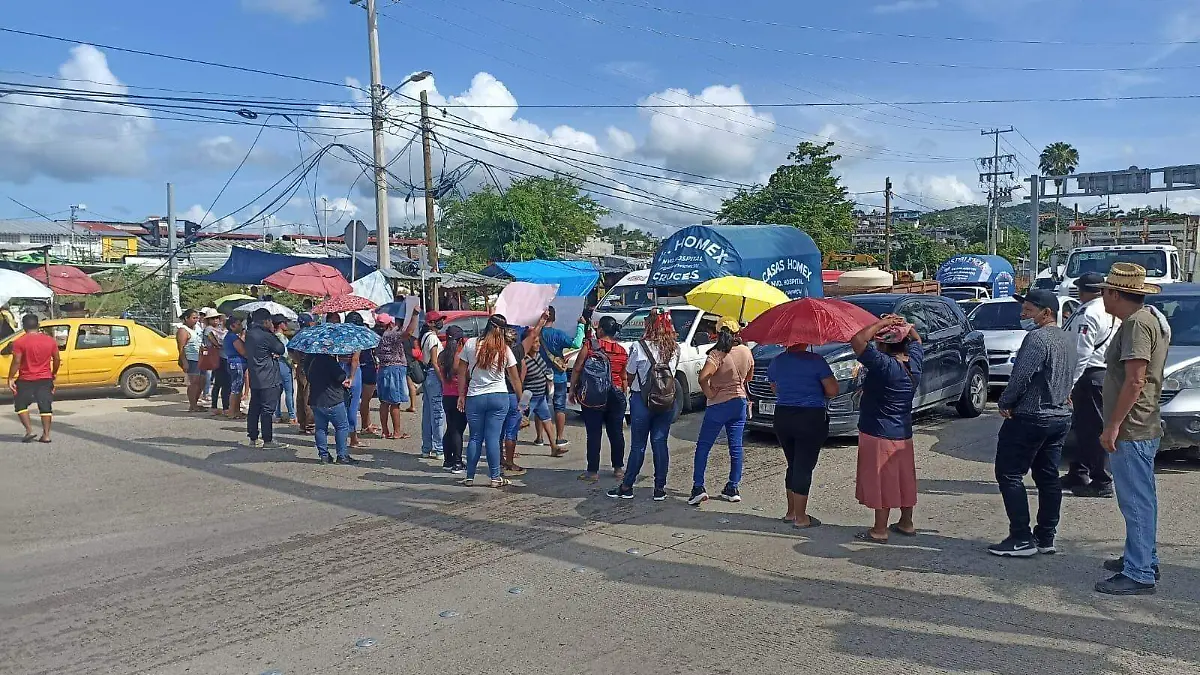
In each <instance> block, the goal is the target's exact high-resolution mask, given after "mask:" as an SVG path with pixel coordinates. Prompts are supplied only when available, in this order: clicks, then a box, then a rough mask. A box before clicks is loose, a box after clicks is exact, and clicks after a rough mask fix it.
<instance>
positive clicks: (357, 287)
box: [350, 271, 396, 305]
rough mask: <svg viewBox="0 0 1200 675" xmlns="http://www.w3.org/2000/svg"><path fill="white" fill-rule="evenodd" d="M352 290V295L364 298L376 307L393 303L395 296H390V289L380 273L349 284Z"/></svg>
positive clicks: (374, 273) (372, 273) (371, 274)
mask: <svg viewBox="0 0 1200 675" xmlns="http://www.w3.org/2000/svg"><path fill="white" fill-rule="evenodd" d="M350 286H351V287H352V288H353V289H354V294H355V295H357V296H358V297H360V298H366V299H368V300H370V301H371V302H373V303H375V304H376V305H386V304H388V303H389V302H393V301H395V299H396V298H395V296H393V295H392V289H391V286H390V284H388V280H387V278H385V277H384V275H383V274H382V273H381V272H378V271H375V272H371V273H370V274H368V275H367V276H365V277H362V278H360V279H359V280H358V281H355V282H354V283H352V284H350Z"/></svg>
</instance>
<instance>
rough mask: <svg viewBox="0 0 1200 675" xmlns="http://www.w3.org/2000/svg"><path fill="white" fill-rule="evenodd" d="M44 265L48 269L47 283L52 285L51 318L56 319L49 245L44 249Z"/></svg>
mask: <svg viewBox="0 0 1200 675" xmlns="http://www.w3.org/2000/svg"><path fill="white" fill-rule="evenodd" d="M42 267H44V268H45V270H46V285H47V286H49V287H50V318H51V319H54V318H57V317H55V316H54V315H55V314H56V312H55V311H54V286H53V285H52V284H53V282H52V281H51V280H50V247H49V246H47V247H46V248H43V249H42Z"/></svg>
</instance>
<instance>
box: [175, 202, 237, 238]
mask: <svg viewBox="0 0 1200 675" xmlns="http://www.w3.org/2000/svg"><path fill="white" fill-rule="evenodd" d="M215 217H216V216H215V215H214V214H213V212H212V211H209V210H207V209H205V208H204V207H203V206H200V205H199V204H192V206H191V207H190V208H188V210H187V211H184V212H183V213H180V214H177V215H176V216H175V218H176V220H190V221H192V222H193V223H200V224H201V225H203V226H204V231H206V232H226V231H228V230H232V229H233V228H235V227H237V221H235V220H234V219H233V218H232V217H231V216H225V217H224V218H221V219H220V220H214V218H215Z"/></svg>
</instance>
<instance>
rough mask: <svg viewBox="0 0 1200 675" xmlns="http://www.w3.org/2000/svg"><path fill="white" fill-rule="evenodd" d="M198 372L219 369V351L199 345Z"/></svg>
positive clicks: (211, 346) (209, 346)
mask: <svg viewBox="0 0 1200 675" xmlns="http://www.w3.org/2000/svg"><path fill="white" fill-rule="evenodd" d="M199 367H200V370H217V369H218V368H220V367H221V350H220V349H217V348H216V347H215V346H213V345H210V344H203V345H200V361H199Z"/></svg>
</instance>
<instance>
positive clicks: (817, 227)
mask: <svg viewBox="0 0 1200 675" xmlns="http://www.w3.org/2000/svg"><path fill="white" fill-rule="evenodd" d="M832 147H833V143H832V142H829V143H824V144H815V143H809V142H807V141H806V142H803V143H801V144H800V145H798V146H796V150H795V151H794V152H791V153H789V154H788V157H787V158H788V163H787V164H784V165H782V166H780V167H779V168H778V169H776V170H775V173H773V174H771V178H770V179H769V180H767V184H766V185H761V186H757V187H754V188H751V189H749V190H739V191H738V193H737V194H735V195H734V196H733V197H730V198H729V199H727V200H725V202H724V203H722V204H721V211H720V213H719V214H718V216H717V217H718V218H719V219H720V220H721V221H723V222H727V223H735V224H736V223H747V224H749V223H774V224H778V225H791V226H793V227H797V228H800V229H801V230H804V231H805V232H807V233H808V235H809V236H810V237H812V238H813V240H814V241H816V243H817V246H818V247H819V248H820V249H821V250H822V251H842V250H846V249H847V248H849V246H850V236H851V234H852V233H853V231H854V215H853V211H854V204H853V202H851V201H850V200H849V199H847V194H846V188H845V187H843V186H842V184H841V180H840V179H839V178H838V177H837V175H836V174H834V172H833V167H834V164H835V163H836V162H837V161H838V160H839V159H841V158H842V157H841V155H838V154H834V153H832V152H831V151H830V149H831V148H832Z"/></svg>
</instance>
